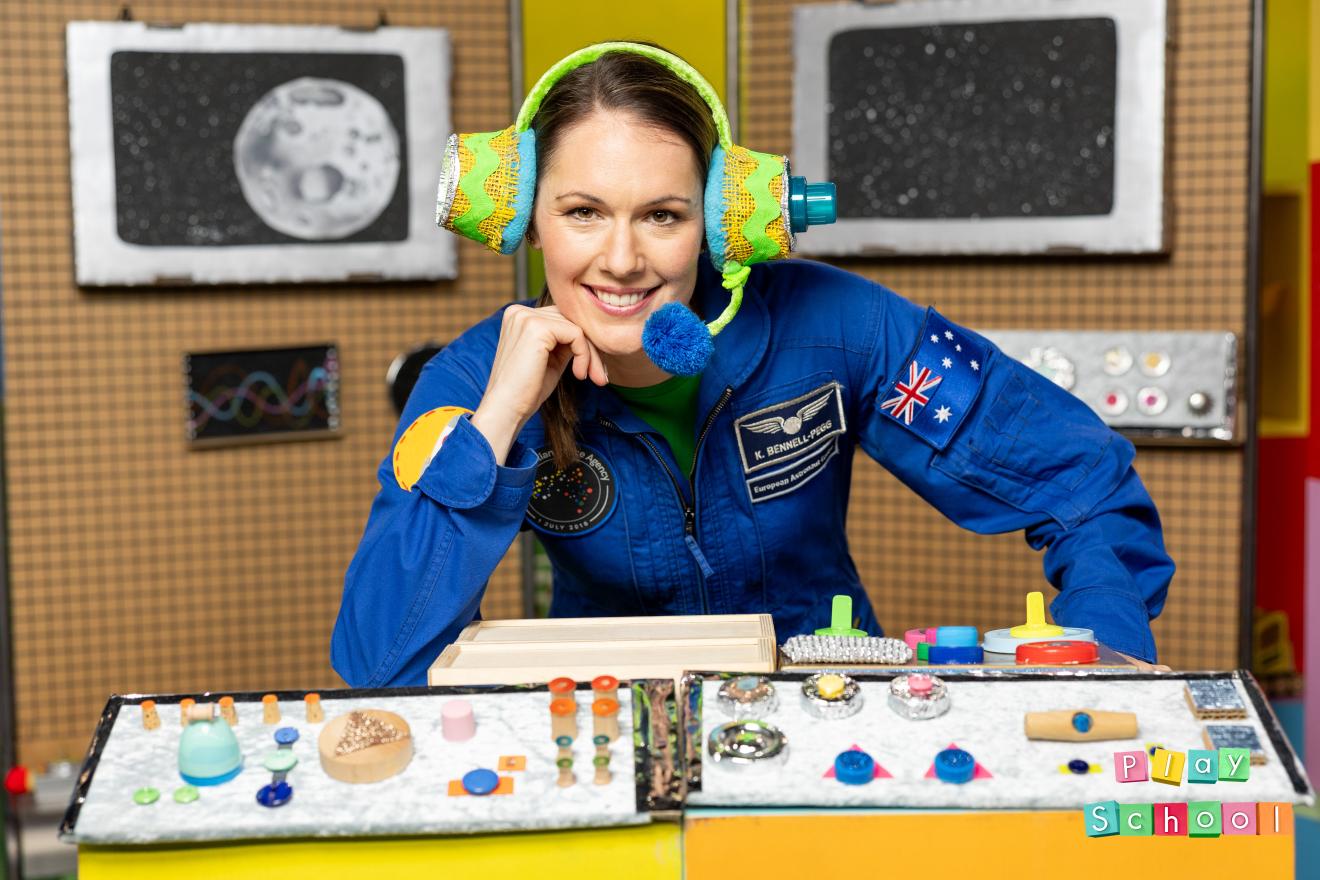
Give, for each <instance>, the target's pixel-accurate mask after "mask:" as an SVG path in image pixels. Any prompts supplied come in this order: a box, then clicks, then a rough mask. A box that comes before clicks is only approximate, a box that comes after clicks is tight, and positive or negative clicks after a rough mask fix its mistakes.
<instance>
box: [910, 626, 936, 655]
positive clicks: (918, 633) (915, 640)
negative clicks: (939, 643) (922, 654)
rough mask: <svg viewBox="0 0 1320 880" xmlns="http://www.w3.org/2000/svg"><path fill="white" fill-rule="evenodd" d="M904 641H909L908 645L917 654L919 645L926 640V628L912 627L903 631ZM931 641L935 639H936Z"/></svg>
mask: <svg viewBox="0 0 1320 880" xmlns="http://www.w3.org/2000/svg"><path fill="white" fill-rule="evenodd" d="M903 641H905V642H907V646H908V647H909V648H911V649H912V653H914V654H915V653H916V652H917V645H919V644H921V643H922V642H924V641H926V631H925V630H924V629H910V630H908V631H907V632H905V633H903ZM931 641H934V639H932V640H931Z"/></svg>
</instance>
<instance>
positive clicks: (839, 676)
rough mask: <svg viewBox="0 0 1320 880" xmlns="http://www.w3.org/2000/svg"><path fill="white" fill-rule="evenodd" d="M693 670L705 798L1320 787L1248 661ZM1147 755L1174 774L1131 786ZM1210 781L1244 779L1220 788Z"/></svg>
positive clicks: (701, 796)
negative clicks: (1175, 665) (1106, 667)
mask: <svg viewBox="0 0 1320 880" xmlns="http://www.w3.org/2000/svg"><path fill="white" fill-rule="evenodd" d="M686 684H687V685H688V687H689V688H690V689H691V690H690V691H689V693H690V694H691V693H695V692H696V691H700V694H701V700H700V705H701V713H702V715H701V724H700V740H699V742H698V741H694V742H693V743H692V744H691V747H692V752H691V758H692V760H693V761H694V763H695V764H699V767H697V768H696V770H695V772H693V773H692V774H691V775H690V778H689V791H688V795H687V802H688V803H690V804H693V805H700V806H719V807H732V806H754V805H755V806H799V807H810V806H839V807H881V806H909V807H945V808H1009V807H1013V808H1045V809H1062V808H1080V807H1082V806H1083V805H1084V804H1087V803H1091V802H1097V801H1109V800H1116V801H1124V802H1147V803H1150V802H1154V801H1157V800H1158V801H1195V800H1201V799H1204V798H1207V797H1211V798H1214V797H1216V796H1218V797H1220V798H1221V799H1226V800H1242V801H1261V802H1292V801H1293V800H1294V799H1301V800H1305V799H1307V798H1309V797H1311V789H1310V784H1309V782H1307V780H1306V778H1305V774H1304V773H1303V772H1302V771H1301V769H1300V764H1299V763H1298V762H1297V761H1296V759H1295V756H1294V755H1293V753H1292V751H1291V749H1290V748H1289V746H1288V745H1287V743H1286V741H1285V740H1284V739H1283V737H1282V734H1281V732H1280V731H1279V730H1278V726H1277V723H1276V722H1274V720H1273V717H1272V716H1271V715H1270V714H1269V713H1268V711H1265V712H1262V711H1261V708H1260V707H1262V706H1264V702H1263V697H1261V695H1260V693H1259V690H1258V689H1257V687H1256V685H1255V683H1254V682H1253V681H1251V680H1250V678H1249V676H1245V674H1239V673H1199V674H1198V673H1187V674H1180V673H1170V674H1160V675H1151V674H1135V673H1134V674H1124V675H1108V676H1093V675H1091V674H1089V673H1088V672H1086V671H1084V670H1081V669H1078V670H1077V671H1076V672H1075V673H1074V674H1058V675H1053V676H1047V677H1042V676H1038V675H1027V674H1024V673H1021V672H1017V671H1015V670H1012V669H1005V670H996V669H980V670H961V671H960V670H956V669H949V670H947V671H941V672H938V673H932V672H931V671H929V670H928V669H922V670H920V671H907V670H896V671H895V672H891V673H874V674H872V673H849V672H843V671H831V670H821V671H818V672H812V673H805V674H799V675H788V674H782V673H781V674H776V675H733V676H719V675H708V676H700V677H699V676H690V677H689V679H688V681H687V682H686ZM689 701H691V697H689ZM1134 755H1139V756H1142V757H1143V759H1144V760H1142V761H1140V762H1139V763H1140V764H1141V766H1149V767H1150V768H1152V770H1151V773H1152V774H1163V776H1162V778H1160V779H1158V781H1159V782H1161V783H1162V784H1159V785H1156V786H1154V787H1153V788H1150V787H1147V788H1142V787H1136V786H1132V785H1129V784H1128V783H1130V782H1134V781H1137V780H1136V777H1135V776H1133V775H1132V773H1131V770H1132V768H1133V767H1135V766H1137V764H1138V762H1137V761H1136V760H1135V759H1133V758H1132V756H1134ZM1221 759H1222V760H1223V765H1224V767H1225V768H1226V769H1225V770H1224V771H1223V773H1222V774H1221V772H1220V770H1219V767H1220V763H1221ZM1179 761H1182V762H1183V763H1182V764H1179V763H1178V762H1179ZM1207 762H1209V763H1207ZM1210 763H1213V765H1214V767H1215V772H1214V774H1213V778H1211V775H1210V774H1209V771H1208V770H1207V769H1206V768H1207V767H1209V764H1210ZM1185 766H1190V767H1193V768H1194V769H1196V770H1197V771H1198V774H1199V775H1196V776H1193V775H1189V774H1188V773H1185V772H1183V767H1185ZM1151 778H1154V776H1152V777H1151ZM1211 783H1231V784H1227V785H1220V788H1219V789H1218V790H1216V791H1217V792H1218V794H1216V792H1215V791H1211V790H1210V789H1209V788H1207V787H1205V786H1207V785H1209V784H1211Z"/></svg>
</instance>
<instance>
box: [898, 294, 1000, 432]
mask: <svg viewBox="0 0 1320 880" xmlns="http://www.w3.org/2000/svg"><path fill="white" fill-rule="evenodd" d="M989 353H990V350H989V348H988V347H987V346H986V344H985V343H983V342H980V341H978V340H976V339H974V338H973V337H972V336H971V335H969V334H968V333H967V331H966V330H963V329H962V328H961V327H958V326H957V325H956V324H951V323H949V322H948V321H946V320H944V317H943V316H942V315H940V313H939V312H937V311H935V310H934V309H927V310H926V320H925V321H924V322H923V324H922V328H921V337H920V338H919V339H918V340H917V348H916V351H914V352H913V353H912V355H911V356H910V357H909V358H908V359H907V362H906V363H905V364H904V365H903V366H902V367H901V368H900V369H899V371H898V375H897V376H896V377H895V379H894V382H893V384H892V385H890V386H889V389H888V390H887V391H885V392H884V393H882V394H881V395H880V401H879V407H880V410H881V411H882V412H883V413H885V414H886V415H888V416H889V417H890V418H892V419H894V420H895V421H897V422H898V423H899V424H900V425H902V426H903V427H905V428H907V429H908V430H909V431H911V432H912V433H913V434H916V435H917V436H918V437H920V438H921V439H922V440H925V441H926V442H927V443H929V444H930V445H931V446H934V447H935V448H936V449H943V448H944V447H946V446H948V445H949V441H950V440H952V439H953V435H954V433H955V432H956V431H957V430H958V426H959V425H961V424H962V421H963V419H964V418H966V416H967V413H968V412H969V411H970V410H971V408H972V404H973V403H975V402H976V395H977V393H978V392H980V390H981V370H982V368H984V366H985V362H986V357H987V355H988V354H989Z"/></svg>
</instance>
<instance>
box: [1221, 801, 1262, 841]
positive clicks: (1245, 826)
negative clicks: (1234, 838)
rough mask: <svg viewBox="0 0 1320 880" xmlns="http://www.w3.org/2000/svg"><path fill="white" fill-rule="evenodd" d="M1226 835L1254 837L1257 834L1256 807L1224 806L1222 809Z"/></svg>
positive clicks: (1248, 804)
mask: <svg viewBox="0 0 1320 880" xmlns="http://www.w3.org/2000/svg"><path fill="white" fill-rule="evenodd" d="M1222 815H1223V817H1224V833H1225V834H1241V835H1244V836H1245V835H1252V836H1254V835H1255V833H1256V805H1255V804H1254V803H1247V804H1224V805H1223V807H1222Z"/></svg>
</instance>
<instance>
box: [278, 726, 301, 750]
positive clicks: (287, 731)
mask: <svg viewBox="0 0 1320 880" xmlns="http://www.w3.org/2000/svg"><path fill="white" fill-rule="evenodd" d="M297 741H298V731H297V730H296V729H295V728H292V727H281V728H280V729H279V730H277V731H275V742H277V743H279V744H280V745H282V746H287V745H292V744H293V743H296V742H297Z"/></svg>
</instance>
